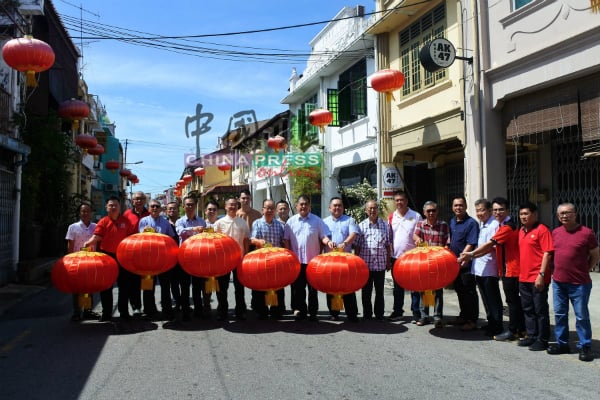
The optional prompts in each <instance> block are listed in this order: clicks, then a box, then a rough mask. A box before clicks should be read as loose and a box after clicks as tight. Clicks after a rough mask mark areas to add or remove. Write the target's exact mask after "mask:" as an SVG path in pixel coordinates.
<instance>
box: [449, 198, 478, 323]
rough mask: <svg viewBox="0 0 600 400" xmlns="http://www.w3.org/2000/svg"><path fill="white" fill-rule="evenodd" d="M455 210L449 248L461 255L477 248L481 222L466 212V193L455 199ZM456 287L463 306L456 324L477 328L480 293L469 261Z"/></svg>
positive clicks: (459, 300)
mask: <svg viewBox="0 0 600 400" xmlns="http://www.w3.org/2000/svg"><path fill="white" fill-rule="evenodd" d="M452 212H453V213H454V218H452V219H451V220H450V250H451V251H452V252H453V253H454V254H455V255H456V257H457V258H458V257H459V256H460V255H461V254H462V253H463V252H466V251H471V250H473V249H474V248H476V247H477V240H478V238H479V224H478V223H477V221H475V219H474V218H472V217H470V216H469V214H467V200H466V199H465V198H464V196H456V197H455V198H454V199H453V200H452ZM454 290H455V291H456V296H457V297H458V305H459V308H460V313H459V315H458V318H456V320H455V321H454V324H455V325H462V328H461V329H462V330H463V331H471V330H474V329H477V319H479V296H478V295H477V286H476V284H475V276H474V275H473V274H472V273H471V262H470V261H467V262H465V263H464V264H462V265H461V266H460V270H459V272H458V276H457V277H456V279H455V280H454Z"/></svg>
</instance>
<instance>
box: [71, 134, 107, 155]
mask: <svg viewBox="0 0 600 400" xmlns="http://www.w3.org/2000/svg"><path fill="white" fill-rule="evenodd" d="M75 144H76V145H77V146H79V147H81V148H82V149H83V154H86V153H87V152H88V150H89V149H93V148H94V147H96V146H97V145H98V139H96V137H95V136H93V135H88V134H87V133H82V134H80V135H77V137H76V138H75ZM103 150H104V149H103Z"/></svg>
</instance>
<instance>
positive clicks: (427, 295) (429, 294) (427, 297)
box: [423, 290, 435, 307]
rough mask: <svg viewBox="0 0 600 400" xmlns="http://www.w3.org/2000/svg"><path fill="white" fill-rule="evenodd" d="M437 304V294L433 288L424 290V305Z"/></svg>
mask: <svg viewBox="0 0 600 400" xmlns="http://www.w3.org/2000/svg"><path fill="white" fill-rule="evenodd" d="M434 305H435V296H434V295H433V290H426V291H424V292H423V307H429V306H434Z"/></svg>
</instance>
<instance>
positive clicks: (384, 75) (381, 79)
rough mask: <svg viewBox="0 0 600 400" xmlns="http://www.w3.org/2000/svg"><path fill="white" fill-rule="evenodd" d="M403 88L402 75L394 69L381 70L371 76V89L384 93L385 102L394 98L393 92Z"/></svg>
mask: <svg viewBox="0 0 600 400" xmlns="http://www.w3.org/2000/svg"><path fill="white" fill-rule="evenodd" d="M402 86H404V74H403V73H402V72H400V71H398V70H395V69H382V70H381V71H377V72H375V73H374V74H373V75H372V76H371V87H372V88H373V89H374V90H375V91H376V92H381V93H385V95H386V99H387V101H390V99H393V98H394V95H393V93H392V92H393V91H394V90H398V89H400V88H401V87H402Z"/></svg>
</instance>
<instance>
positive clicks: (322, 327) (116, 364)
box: [0, 274, 600, 400]
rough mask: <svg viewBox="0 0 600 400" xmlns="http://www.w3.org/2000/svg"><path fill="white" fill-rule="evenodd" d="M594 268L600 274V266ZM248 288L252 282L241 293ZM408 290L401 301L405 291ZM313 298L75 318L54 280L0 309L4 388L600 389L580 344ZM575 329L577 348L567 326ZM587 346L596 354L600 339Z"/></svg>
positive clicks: (558, 395)
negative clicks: (533, 340)
mask: <svg viewBox="0 0 600 400" xmlns="http://www.w3.org/2000/svg"><path fill="white" fill-rule="evenodd" d="M595 275H597V276H598V278H599V279H600V274H595ZM594 278H596V276H594ZM596 281H598V279H596ZM230 292H232V290H230ZM595 292H597V290H596V291H592V300H591V302H592V303H593V304H594V308H593V309H592V320H593V321H595V323H594V325H595V326H598V322H600V313H599V312H598V310H599V308H598V306H596V304H598V300H599V299H600V296H599V295H598V294H597V293H595ZM115 295H116V289H115ZM249 296H250V293H249V291H247V301H248V304H249ZM213 297H214V296H213ZM231 297H233V296H232V293H231ZM157 298H158V293H157ZM115 299H116V296H115ZM287 299H288V301H289V293H288V296H287ZM406 300H407V303H406V304H407V305H408V304H409V303H408V301H409V296H408V295H407V296H406ZM320 301H321V303H320V304H321V307H320V309H321V310H322V311H321V315H320V317H321V319H320V321H319V322H310V321H302V322H296V321H294V320H293V317H292V316H291V315H287V316H286V318H285V319H284V320H282V321H271V320H267V321H260V320H257V319H256V318H255V316H254V314H253V313H251V312H249V313H248V320H246V321H239V322H238V321H229V322H227V323H220V322H217V321H215V320H210V321H206V320H193V321H191V322H188V323H185V324H181V325H178V326H171V325H169V324H167V325H165V323H164V321H148V320H134V321H131V322H120V321H118V318H116V319H115V321H116V322H114V323H98V322H92V321H86V322H83V323H72V322H70V321H69V317H70V297H69V295H65V294H61V293H58V292H56V291H55V290H54V289H52V288H50V289H47V290H44V291H41V292H40V293H38V294H37V295H35V296H34V297H31V298H30V299H28V300H27V301H24V302H22V303H20V304H19V305H17V306H15V307H13V308H12V309H10V310H8V311H7V312H6V313H5V314H4V315H3V316H2V317H0V371H1V372H0V393H2V395H1V396H0V397H1V398H3V399H165V398H172V399H200V398H202V399H263V400H267V399H417V398H418V399H423V398H434V399H437V398H444V399H481V398H485V399H522V398H530V399H537V398H545V399H562V398H564V399H583V398H598V396H599V395H600V389H599V388H598V386H599V385H598V384H597V382H598V376H599V374H600V360H595V361H593V362H591V363H584V362H580V361H579V360H578V358H577V354H576V353H572V354H567V355H558V356H550V355H548V354H546V353H545V352H531V351H529V350H528V349H527V348H521V347H518V346H517V345H516V344H515V343H500V342H495V341H493V340H489V339H488V338H486V337H485V336H484V335H483V333H482V331H474V332H468V333H465V332H462V331H460V329H458V328H457V327H453V326H446V327H444V328H442V329H435V328H433V326H432V325H427V326H424V327H418V326H416V325H412V324H410V318H406V319H405V320H404V321H402V322H393V323H392V322H380V321H362V322H360V323H351V322H344V321H329V320H328V319H327V312H326V311H323V310H326V307H325V301H324V296H322V297H321V298H320ZM359 303H360V301H359ZM445 303H446V304H445V314H446V315H448V318H450V319H451V318H452V317H453V316H455V315H456V313H457V308H456V295H455V293H454V292H453V291H451V290H447V291H445ZM233 304H234V300H233V298H231V299H230V305H233ZM391 305H392V296H391V290H389V289H386V315H387V314H388V313H389V311H390V309H391ZM214 306H215V302H214V301H213V307H214ZM98 307H99V306H98ZM406 309H407V308H406V307H405V310H406ZM482 310H483V308H482ZM482 316H483V311H482ZM571 321H573V322H572V325H573V324H574V320H573V319H571ZM571 330H572V331H574V327H573V326H572V327H571ZM596 332H599V331H598V330H596ZM572 340H573V343H572V347H573V348H574V347H575V343H574V341H575V340H576V336H575V334H574V332H572ZM593 349H594V350H595V353H596V356H599V355H600V354H598V351H599V350H600V343H599V342H598V341H597V340H594V343H593Z"/></svg>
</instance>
